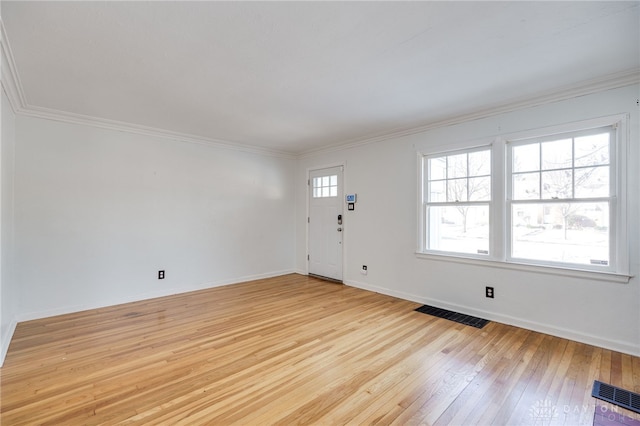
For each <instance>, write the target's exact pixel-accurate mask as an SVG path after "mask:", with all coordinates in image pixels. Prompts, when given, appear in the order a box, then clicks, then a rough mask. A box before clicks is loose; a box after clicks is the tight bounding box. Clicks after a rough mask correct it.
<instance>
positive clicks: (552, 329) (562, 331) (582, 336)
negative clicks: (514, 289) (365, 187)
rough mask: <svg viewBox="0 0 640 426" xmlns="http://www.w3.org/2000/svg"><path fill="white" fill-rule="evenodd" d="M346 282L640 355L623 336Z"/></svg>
mask: <svg viewBox="0 0 640 426" xmlns="http://www.w3.org/2000/svg"><path fill="white" fill-rule="evenodd" d="M344 283H345V284H347V285H349V286H351V287H357V288H360V289H363V290H369V291H374V292H376V293H380V294H385V295H387V296H393V297H397V298H399V299H404V300H409V301H412V302H416V303H421V304H423V305H432V306H436V307H438V308H442V309H447V310H451V311H455V312H461V313H464V314H467V315H473V316H475V317H480V318H485V319H488V320H491V321H495V322H499V323H502V324H508V325H513V326H516V327H520V328H524V329H527V330H532V331H537V332H539V333H544V334H549V335H552V336H556V337H562V338H564V339H569V340H573V341H576V342H580V343H586V344H588V345H593V346H598V347H601V348H605V349H610V350H614V351H617V352H622V353H626V354H629V355H633V356H640V348H639V347H638V345H635V344H633V343H629V342H623V341H620V340H613V339H605V338H602V337H600V336H596V335H593V334H588V333H583V332H580V331H575V330H570V329H566V328H562V327H557V326H555V325H551V324H543V323H539V322H537V321H529V320H526V319H522V318H516V317H512V316H510V315H504V314H500V313H496V312H491V311H485V310H482V309H476V308H470V307H468V306H463V305H458V304H455V303H448V302H444V301H442V300H437V299H430V298H427V297H421V296H418V295H415V294H410V293H405V292H402V291H396V290H392V289H388V288H384V287H379V286H375V285H371V284H367V283H363V282H359V281H352V280H349V281H345V282H344Z"/></svg>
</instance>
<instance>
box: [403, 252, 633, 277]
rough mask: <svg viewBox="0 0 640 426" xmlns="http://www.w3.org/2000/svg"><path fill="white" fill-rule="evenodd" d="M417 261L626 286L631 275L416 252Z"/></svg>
mask: <svg viewBox="0 0 640 426" xmlns="http://www.w3.org/2000/svg"><path fill="white" fill-rule="evenodd" d="M416 257H417V258H419V259H429V260H436V261H439V262H452V263H462V264H466V265H477V266H484V267H488V268H498V269H510V270H515V271H525V272H535V273H538V274H549V275H556V276H560V277H571V278H583V279H589V280H595V281H607V282H613V283H619V284H627V283H628V282H629V280H630V279H631V275H625V274H618V273H613V272H598V271H586V270H580V269H568V268H558V267H553V266H539V265H528V264H525V263H514V262H504V261H499V260H492V259H474V258H469V257H463V256H455V255H450V254H434V253H420V252H416Z"/></svg>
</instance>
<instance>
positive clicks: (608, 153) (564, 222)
mask: <svg viewBox="0 0 640 426" xmlns="http://www.w3.org/2000/svg"><path fill="white" fill-rule="evenodd" d="M612 136H613V129H612V128H611V127H607V128H600V129H594V130H590V131H587V132H577V133H571V134H565V135H558V136H552V137H549V138H543V139H530V140H523V141H517V142H513V143H509V144H508V155H509V157H510V158H511V161H510V162H509V166H510V167H509V168H508V171H509V174H510V176H511V177H510V179H509V182H508V183H510V184H511V185H510V188H509V191H508V194H509V196H508V198H509V200H510V202H509V212H510V222H511V227H510V233H511V239H510V243H511V244H510V245H511V250H510V257H511V258H513V259H522V260H527V261H539V262H552V263H562V264H576V265H583V266H584V265H596V266H599V267H600V266H602V267H606V266H608V265H609V262H610V258H611V251H610V249H611V230H612V226H611V225H612V224H611V217H612V215H611V209H612V208H613V207H614V203H615V198H614V197H613V195H614V194H615V187H614V186H613V185H612V182H614V181H615V179H612V178H611V172H612V171H613V168H612V164H611V157H612V153H613V152H612V148H613V145H612V143H611V141H612V140H614V139H613V138H612Z"/></svg>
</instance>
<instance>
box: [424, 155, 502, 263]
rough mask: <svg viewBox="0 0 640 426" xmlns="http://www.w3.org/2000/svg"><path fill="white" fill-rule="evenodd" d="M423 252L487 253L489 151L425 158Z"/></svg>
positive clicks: (489, 198) (488, 230)
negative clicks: (424, 248)
mask: <svg viewBox="0 0 640 426" xmlns="http://www.w3.org/2000/svg"><path fill="white" fill-rule="evenodd" d="M425 164H426V174H425V176H426V185H425V189H426V194H425V199H426V203H425V206H426V207H425V214H426V221H427V227H426V228H427V235H426V239H425V241H426V242H427V249H430V250H439V251H445V252H454V253H475V254H481V255H487V254H489V233H490V229H489V228H490V227H489V212H490V202H491V151H490V150H489V149H488V148H485V149H481V150H473V151H464V152H458V153H452V154H450V155H440V156H434V157H427V158H426V163H425Z"/></svg>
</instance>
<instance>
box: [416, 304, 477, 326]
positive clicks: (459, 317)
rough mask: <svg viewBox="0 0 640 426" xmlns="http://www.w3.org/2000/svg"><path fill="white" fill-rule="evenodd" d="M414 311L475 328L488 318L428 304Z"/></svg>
mask: <svg viewBox="0 0 640 426" xmlns="http://www.w3.org/2000/svg"><path fill="white" fill-rule="evenodd" d="M416 311H418V312H422V313H423V314H429V315H433V316H434V317H438V318H444V319H448V320H450V321H455V322H459V323H460V324H464V325H470V326H471V327H475V328H482V327H484V326H485V325H487V324H488V323H489V320H486V319H482V318H478V317H472V316H471V315H465V314H461V313H459V312H453V311H447V310H446V309H440V308H436V307H435V306H429V305H424V306H421V307H419V308H418V309H416Z"/></svg>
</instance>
